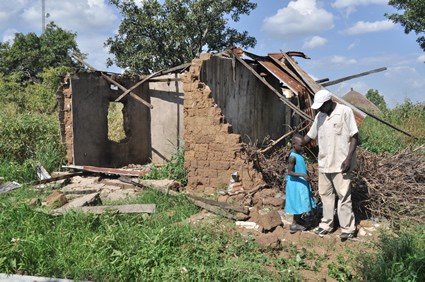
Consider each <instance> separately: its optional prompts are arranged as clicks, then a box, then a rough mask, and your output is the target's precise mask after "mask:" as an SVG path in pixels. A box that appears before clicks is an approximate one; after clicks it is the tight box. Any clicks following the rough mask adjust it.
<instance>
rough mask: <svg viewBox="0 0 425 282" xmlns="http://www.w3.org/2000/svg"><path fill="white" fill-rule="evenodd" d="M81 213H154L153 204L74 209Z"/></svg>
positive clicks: (154, 207) (154, 206)
mask: <svg viewBox="0 0 425 282" xmlns="http://www.w3.org/2000/svg"><path fill="white" fill-rule="evenodd" d="M74 210H76V211H81V212H89V213H94V214H102V213H105V212H116V213H126V214H129V213H155V211H156V205H155V204H132V205H116V206H93V207H80V208H77V209H74Z"/></svg>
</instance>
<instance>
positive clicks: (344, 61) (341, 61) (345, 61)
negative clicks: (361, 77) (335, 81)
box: [330, 56, 357, 65]
mask: <svg viewBox="0 0 425 282" xmlns="http://www.w3.org/2000/svg"><path fill="white" fill-rule="evenodd" d="M330 62H331V63H332V64H334V65H352V64H356V63H357V60H356V59H350V58H346V57H343V56H333V57H332V58H331V59H330Z"/></svg>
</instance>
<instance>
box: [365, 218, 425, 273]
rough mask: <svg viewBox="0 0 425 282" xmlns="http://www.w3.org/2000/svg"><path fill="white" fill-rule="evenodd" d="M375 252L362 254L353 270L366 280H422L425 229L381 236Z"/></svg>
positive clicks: (424, 256) (424, 258)
mask: <svg viewBox="0 0 425 282" xmlns="http://www.w3.org/2000/svg"><path fill="white" fill-rule="evenodd" d="M376 244H377V245H376V247H377V252H376V253H369V254H362V255H361V256H360V257H358V260H357V269H358V271H359V274H361V275H362V276H363V278H364V280H366V281H425V271H424V270H425V269H424V267H425V227H424V226H423V225H419V226H416V227H414V228H413V229H410V230H408V229H406V230H404V231H402V232H401V233H400V234H399V236H396V235H392V234H389V233H381V235H380V237H379V240H378V242H377V243H376Z"/></svg>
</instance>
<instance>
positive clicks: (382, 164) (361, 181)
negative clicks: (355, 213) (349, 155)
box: [353, 146, 425, 224]
mask: <svg viewBox="0 0 425 282" xmlns="http://www.w3.org/2000/svg"><path fill="white" fill-rule="evenodd" d="M357 153H358V158H359V166H358V169H357V171H356V175H355V177H354V183H353V203H357V204H358V205H359V206H361V207H363V208H365V209H367V210H368V211H369V212H370V213H371V214H372V215H375V216H383V217H386V218H391V219H393V220H394V219H395V220H396V219H400V220H409V221H412V222H417V223H421V224H423V223H425V148H424V146H422V147H419V148H416V149H415V150H412V149H407V150H404V151H403V152H401V153H399V154H397V155H394V156H391V157H386V156H385V155H376V154H372V153H369V152H367V151H366V150H362V149H358V150H357Z"/></svg>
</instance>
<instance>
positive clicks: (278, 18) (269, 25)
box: [262, 0, 334, 39]
mask: <svg viewBox="0 0 425 282" xmlns="http://www.w3.org/2000/svg"><path fill="white" fill-rule="evenodd" d="M333 26H334V24H333V15H332V14H331V13H329V12H328V11H326V10H324V9H322V8H320V7H318V5H317V3H316V0H297V1H291V2H289V4H288V6H287V7H286V8H282V9H279V10H278V11H277V13H276V14H275V15H274V16H271V17H267V18H265V19H264V22H263V26H262V29H263V30H264V32H266V33H267V34H269V35H270V36H273V37H276V38H281V39H290V38H297V37H298V38H299V37H302V36H305V35H306V34H312V33H318V32H322V31H326V30H329V29H331V28H333Z"/></svg>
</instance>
